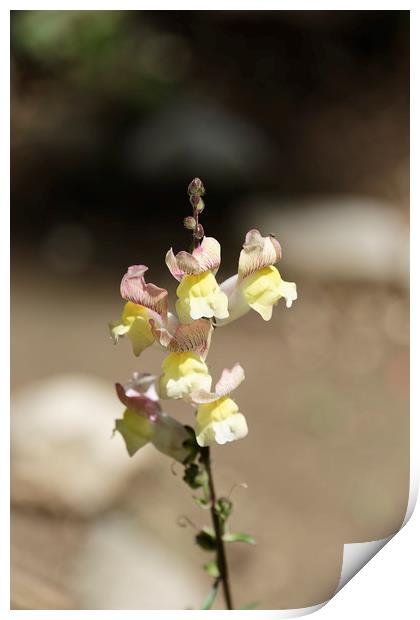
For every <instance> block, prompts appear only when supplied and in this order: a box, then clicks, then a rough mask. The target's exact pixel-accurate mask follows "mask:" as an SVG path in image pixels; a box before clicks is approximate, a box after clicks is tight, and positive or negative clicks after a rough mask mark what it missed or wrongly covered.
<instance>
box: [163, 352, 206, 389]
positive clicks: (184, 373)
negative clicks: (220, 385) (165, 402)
mask: <svg viewBox="0 0 420 620" xmlns="http://www.w3.org/2000/svg"><path fill="white" fill-rule="evenodd" d="M162 370H163V375H162V376H161V377H160V379H159V394H160V396H161V398H184V399H187V400H189V397H190V394H191V392H193V391H194V390H199V389H205V390H210V387H211V376H210V375H209V374H208V368H207V366H206V364H205V363H204V362H203V360H202V359H200V357H199V356H198V355H197V353H193V352H185V353H169V355H167V357H166V358H165V359H164V360H163V363H162Z"/></svg>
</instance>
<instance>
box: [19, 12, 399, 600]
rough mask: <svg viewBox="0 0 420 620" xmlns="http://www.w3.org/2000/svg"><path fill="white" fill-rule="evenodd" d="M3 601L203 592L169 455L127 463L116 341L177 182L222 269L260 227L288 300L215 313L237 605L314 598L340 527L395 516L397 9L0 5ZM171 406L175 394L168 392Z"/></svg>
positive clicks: (215, 368)
mask: <svg viewBox="0 0 420 620" xmlns="http://www.w3.org/2000/svg"><path fill="white" fill-rule="evenodd" d="M11 31H12V50H11V63H12V82H11V92H12V134H11V145H12V232H11V234H12V265H13V268H12V317H13V319H12V329H13V344H12V377H13V384H12V487H13V490H12V523H13V526H12V608H15V609H153V608H157V607H159V608H167V609H183V608H193V607H195V608H198V607H200V605H201V602H202V600H203V599H204V597H205V595H206V592H207V589H208V587H209V578H208V577H207V576H206V575H205V574H204V572H203V573H202V574H201V572H200V570H199V567H200V565H202V564H203V563H204V562H205V561H207V560H208V559H209V558H207V557H206V556H205V553H203V552H202V551H201V550H200V549H199V548H198V547H196V546H194V545H193V542H192V539H193V536H194V533H195V532H194V529H193V527H187V528H180V527H179V525H178V524H177V523H178V520H179V517H180V516H181V515H187V516H188V517H189V518H190V519H191V520H192V521H193V522H194V523H196V524H197V525H199V526H200V525H201V524H202V523H204V524H208V521H209V515H208V514H207V513H205V512H203V511H200V510H199V509H198V508H196V507H195V506H194V504H193V502H192V500H191V497H190V492H189V490H188V489H187V487H186V486H185V485H184V484H183V482H182V479H181V478H182V471H181V468H179V467H178V468H176V467H175V468H174V471H171V463H170V462H169V460H167V459H164V458H162V457H161V456H160V455H159V454H157V453H155V452H154V450H153V448H152V447H150V448H149V447H147V448H145V449H144V450H143V451H141V452H140V453H138V454H137V455H136V456H135V458H133V459H129V458H128V456H127V454H126V452H125V448H124V446H123V443H122V440H121V438H120V437H119V436H116V437H114V438H113V439H112V440H111V433H112V428H113V420H114V418H116V417H119V416H120V415H121V413H122V409H121V405H120V403H119V401H118V400H117V398H116V396H115V394H114V388H113V384H114V382H115V381H122V382H124V381H126V380H127V379H128V378H129V377H130V375H131V372H132V371H133V370H140V371H149V372H155V373H159V368H160V364H161V361H162V358H163V356H162V353H161V352H160V351H159V350H158V349H157V348H156V349H155V348H151V349H148V350H147V351H146V352H145V353H144V354H143V355H142V357H141V358H140V359H136V358H134V357H133V355H132V354H131V350H130V346H129V342H125V341H123V342H121V343H120V344H119V345H118V346H117V347H113V346H112V344H111V343H110V341H109V338H108V331H107V323H108V321H109V320H111V319H115V318H118V317H119V315H120V312H121V308H122V305H123V303H122V300H121V299H120V296H119V282H120V278H121V276H122V275H123V273H124V272H125V271H126V268H127V266H128V265H131V264H136V263H146V264H148V265H149V266H150V271H149V274H150V275H149V280H150V281H153V282H155V283H156V284H159V285H161V286H165V287H167V288H169V289H170V291H171V292H172V293H173V292H174V290H175V283H174V282H172V281H171V280H170V277H169V274H168V272H167V269H166V266H165V264H164V254H165V252H166V251H167V249H168V248H169V247H170V246H174V249H175V250H180V249H184V248H187V247H188V243H189V236H188V233H187V231H185V230H183V227H182V218H183V217H184V216H185V215H187V214H188V212H189V205H188V201H187V194H186V188H187V185H188V183H189V181H190V180H191V179H192V178H193V177H195V176H199V177H200V178H202V179H203V181H204V183H205V186H206V189H207V193H206V197H205V202H206V209H205V211H204V213H203V217H202V221H203V224H204V226H205V229H206V233H207V234H208V235H212V236H215V237H217V239H218V240H219V241H220V242H221V244H222V261H223V262H222V267H221V270H220V272H219V274H220V279H223V278H224V277H226V276H229V275H231V274H233V273H235V272H236V268H237V259H238V256H239V252H240V249H241V244H242V242H243V238H244V235H245V233H246V232H247V230H248V229H249V228H252V227H257V228H259V229H260V230H261V232H262V233H263V234H268V233H269V232H271V233H274V234H276V236H277V237H278V239H279V240H280V242H281V244H282V246H283V254H284V258H283V260H282V264H281V265H280V271H281V273H282V276H283V277H284V279H286V280H291V281H295V282H297V286H298V293H299V298H298V300H297V302H296V303H295V304H294V306H293V309H291V310H286V308H285V307H284V304H283V303H280V304H279V307H278V308H277V310H276V312H275V313H274V316H273V320H272V321H271V322H270V323H269V324H266V323H264V321H262V319H261V318H260V317H259V316H258V315H257V314H255V313H253V312H250V313H249V314H248V315H247V316H246V317H245V318H243V319H242V320H241V321H239V322H236V323H233V324H232V325H231V326H229V327H226V328H225V329H224V330H223V331H218V332H217V333H216V334H215V338H214V339H213V346H212V351H211V353H210V356H209V358H208V363H209V365H210V367H211V371H212V374H214V375H218V374H219V372H220V370H221V369H222V368H223V367H225V366H231V365H232V364H233V363H234V362H236V361H240V363H241V364H242V365H243V367H244V368H245V372H246V376H247V379H246V381H245V383H244V384H243V386H242V387H241V389H240V391H239V392H238V395H237V400H238V402H239V404H240V406H241V410H242V411H243V412H244V413H245V414H246V416H247V419H248V424H249V428H250V433H249V436H248V437H247V438H246V439H245V440H242V441H240V442H237V443H235V444H232V445H229V446H224V447H217V448H216V449H215V450H214V460H215V463H216V464H215V471H216V483H217V487H218V490H219V492H220V493H221V494H222V493H223V494H229V493H230V490H231V489H232V487H233V486H234V485H235V484H238V483H241V482H243V481H246V482H247V484H248V489H247V490H245V489H243V488H241V487H237V488H235V489H234V490H233V491H232V493H233V495H232V499H233V500H234V503H235V507H236V510H235V512H234V515H233V518H232V527H233V528H234V529H236V530H240V531H246V532H249V533H251V534H253V535H254V536H255V537H256V538H257V541H258V545H257V546H256V547H247V546H241V545H240V544H236V545H232V546H230V547H229V549H228V554H229V562H230V565H231V571H232V581H233V592H234V598H235V602H236V606H237V607H240V606H241V605H244V604H246V603H249V602H250V601H258V602H259V605H260V608H263V609H269V608H292V607H304V606H309V605H314V604H316V603H319V602H321V601H323V600H325V599H326V598H327V597H328V596H330V595H331V594H332V593H333V591H334V589H335V587H336V585H337V582H338V579H339V576H340V569H341V560H342V548H343V544H344V543H348V542H362V541H367V540H375V539H379V538H383V537H385V536H388V535H389V534H390V533H392V532H394V531H395V530H396V529H398V527H399V526H400V524H401V522H402V520H403V517H404V514H405V508H406V503H407V493H408V474H409V472H408V465H409V462H408V458H409V455H408V336H409V334H408V318H409V317H408V269H409V268H408V239H409V12H408V11H384V12H378V11H373V12H371V11H362V12H358V11H354V12H353V11H336V12H335V11H334V12H329V11H297V12H287V11H277V12H265V11H258V12H238V11H233V12H232V11H223V12H218V11H195V12H189V11H179V12H168V11H159V12H154V11H135V12H131V11H12V15H11ZM167 410H168V412H169V413H172V414H174V415H177V416H178V417H179V418H180V419H181V420H182V421H184V422H185V423H191V421H192V418H191V413H190V411H189V410H188V408H186V407H182V406H181V405H179V403H169V404H168V407H167Z"/></svg>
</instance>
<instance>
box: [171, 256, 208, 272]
mask: <svg viewBox="0 0 420 620" xmlns="http://www.w3.org/2000/svg"><path fill="white" fill-rule="evenodd" d="M194 252H195V250H194ZM175 258H176V262H177V264H178V268H179V270H180V271H181V272H182V275H193V274H197V273H201V271H206V269H201V267H200V263H199V262H198V260H197V259H196V258H195V256H193V254H190V253H189V252H185V251H184V250H182V251H181V252H178V254H177V255H176V257H175Z"/></svg>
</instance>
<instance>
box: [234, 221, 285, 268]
mask: <svg viewBox="0 0 420 620" xmlns="http://www.w3.org/2000/svg"><path fill="white" fill-rule="evenodd" d="M280 258H281V246H280V243H279V242H278V241H277V239H276V238H275V237H274V236H273V235H268V236H267V237H263V236H262V235H261V233H260V231H259V230H256V229H252V230H250V231H249V232H248V233H247V234H246V237H245V243H244V245H243V249H242V251H241V254H240V256H239V268H238V274H239V278H241V279H243V278H246V277H247V276H249V275H250V274H251V273H254V272H255V271H258V269H263V268H264V267H268V266H269V265H274V264H275V263H277V262H278V261H279V260H280Z"/></svg>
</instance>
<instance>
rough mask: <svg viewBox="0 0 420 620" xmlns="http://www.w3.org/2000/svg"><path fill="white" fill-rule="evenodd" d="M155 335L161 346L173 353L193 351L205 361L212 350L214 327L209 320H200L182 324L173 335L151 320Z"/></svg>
mask: <svg viewBox="0 0 420 620" xmlns="http://www.w3.org/2000/svg"><path fill="white" fill-rule="evenodd" d="M150 326H151V330H152V333H153V335H154V336H155V338H156V339H157V340H158V341H159V342H160V344H161V345H162V346H163V347H165V348H167V349H168V350H169V351H171V352H172V353H185V352H187V351H193V352H194V353H197V354H198V355H199V356H200V357H201V359H203V360H205V359H206V357H207V353H208V351H209V348H210V341H211V336H212V333H213V331H214V328H213V325H212V324H211V322H210V321H208V320H207V319H198V320H197V321H193V322H192V323H186V324H183V323H180V324H178V325H177V327H176V328H175V331H174V332H173V333H172V334H171V333H170V331H169V330H168V329H167V327H166V326H163V325H161V326H158V325H156V323H155V321H153V319H151V320H150Z"/></svg>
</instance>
